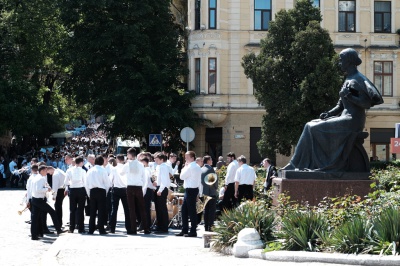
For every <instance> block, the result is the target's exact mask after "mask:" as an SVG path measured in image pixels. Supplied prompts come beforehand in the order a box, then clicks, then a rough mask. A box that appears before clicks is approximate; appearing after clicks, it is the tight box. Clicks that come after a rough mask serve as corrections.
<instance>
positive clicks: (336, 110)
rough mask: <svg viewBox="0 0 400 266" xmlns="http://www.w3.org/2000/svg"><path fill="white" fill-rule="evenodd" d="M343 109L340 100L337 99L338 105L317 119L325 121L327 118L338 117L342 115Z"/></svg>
mask: <svg viewBox="0 0 400 266" xmlns="http://www.w3.org/2000/svg"><path fill="white" fill-rule="evenodd" d="M343 109H344V107H343V103H342V100H341V99H339V101H338V103H337V104H336V106H335V107H333V108H332V109H331V110H330V111H328V112H324V113H322V114H321V115H320V116H319V118H321V119H326V118H328V117H332V116H338V115H340V114H341V113H342V111H343Z"/></svg>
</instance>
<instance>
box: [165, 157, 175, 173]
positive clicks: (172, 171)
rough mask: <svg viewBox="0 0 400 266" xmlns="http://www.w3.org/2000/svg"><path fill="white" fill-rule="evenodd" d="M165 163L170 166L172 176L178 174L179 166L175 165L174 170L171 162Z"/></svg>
mask: <svg viewBox="0 0 400 266" xmlns="http://www.w3.org/2000/svg"><path fill="white" fill-rule="evenodd" d="M165 163H166V164H167V165H168V167H169V170H170V173H171V175H174V174H176V173H178V165H176V164H175V167H174V168H172V163H171V161H170V160H168V161H166V162H165Z"/></svg>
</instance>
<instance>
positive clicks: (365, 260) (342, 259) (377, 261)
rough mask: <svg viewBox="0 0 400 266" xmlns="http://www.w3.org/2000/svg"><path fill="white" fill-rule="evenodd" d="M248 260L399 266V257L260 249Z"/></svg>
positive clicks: (250, 253)
mask: <svg viewBox="0 0 400 266" xmlns="http://www.w3.org/2000/svg"><path fill="white" fill-rule="evenodd" d="M249 258H254V259H263V260H267V261H280V262H308V263H310V262H319V263H336V264H349V265H363V266H364V265H365V266H382V265H385V266H398V265H400V256H378V255H353V254H339V253H318V252H305V251H272V252H267V253H265V252H263V250H262V249H254V250H251V251H249Z"/></svg>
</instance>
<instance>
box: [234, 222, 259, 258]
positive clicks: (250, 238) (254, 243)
mask: <svg viewBox="0 0 400 266" xmlns="http://www.w3.org/2000/svg"><path fill="white" fill-rule="evenodd" d="M262 247H263V243H262V241H261V239H260V235H259V234H258V232H257V230H256V229H254V228H245V229H242V231H240V232H239V234H238V241H237V242H236V244H235V245H233V249H232V253H233V255H234V256H235V257H237V258H248V257H249V251H250V250H253V249H258V248H262Z"/></svg>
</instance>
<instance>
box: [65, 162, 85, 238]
mask: <svg viewBox="0 0 400 266" xmlns="http://www.w3.org/2000/svg"><path fill="white" fill-rule="evenodd" d="M82 166H83V157H82V156H78V157H76V158H75V166H73V167H70V168H68V170H67V172H66V173H65V175H66V177H65V180H64V184H65V187H66V191H65V193H64V195H67V194H69V231H68V233H73V232H74V230H75V225H78V232H79V233H85V225H84V220H85V219H84V215H83V212H84V209H85V201H86V190H85V178H86V171H85V170H83V169H82ZM75 218H77V219H75Z"/></svg>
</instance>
